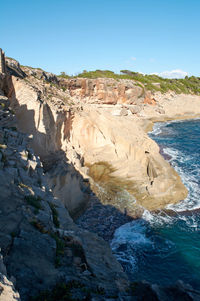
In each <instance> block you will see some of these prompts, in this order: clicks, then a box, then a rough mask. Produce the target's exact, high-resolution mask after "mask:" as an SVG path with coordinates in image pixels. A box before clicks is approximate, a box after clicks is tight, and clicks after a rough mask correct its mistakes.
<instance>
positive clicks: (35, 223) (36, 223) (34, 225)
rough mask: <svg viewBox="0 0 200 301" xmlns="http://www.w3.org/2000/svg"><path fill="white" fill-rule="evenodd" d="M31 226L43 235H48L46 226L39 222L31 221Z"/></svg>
mask: <svg viewBox="0 0 200 301" xmlns="http://www.w3.org/2000/svg"><path fill="white" fill-rule="evenodd" d="M30 224H31V225H32V226H33V227H34V228H36V229H37V230H38V231H40V232H41V233H43V234H44V233H47V230H45V228H44V226H43V225H42V224H41V223H40V222H38V221H37V220H33V221H31V222H30Z"/></svg>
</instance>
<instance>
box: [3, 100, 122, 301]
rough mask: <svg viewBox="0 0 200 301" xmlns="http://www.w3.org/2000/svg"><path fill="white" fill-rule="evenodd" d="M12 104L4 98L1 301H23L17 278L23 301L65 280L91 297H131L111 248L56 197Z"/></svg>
mask: <svg viewBox="0 0 200 301" xmlns="http://www.w3.org/2000/svg"><path fill="white" fill-rule="evenodd" d="M8 105H9V103H8V99H7V98H6V97H5V96H1V97H0V178H1V183H0V247H1V252H2V254H3V257H4V260H3V262H4V264H5V266H4V264H3V263H2V264H1V263H0V300H2V301H5V300H20V299H19V294H18V293H16V292H15V289H14V286H13V284H12V279H14V281H15V282H16V288H17V289H18V291H19V293H20V296H21V300H30V297H31V296H36V295H38V294H39V292H40V291H42V290H46V289H52V287H53V286H54V285H55V284H56V283H59V282H64V283H71V284H70V287H71V286H72V287H73V283H74V282H73V281H76V282H75V283H81V285H82V286H84V287H85V288H87V289H88V290H89V292H90V296H91V298H92V296H94V297H95V296H96V292H98V290H101V291H103V293H104V295H105V296H108V297H109V296H110V295H113V294H114V295H115V296H118V295H119V294H121V295H123V294H125V295H126V292H125V291H126V289H127V287H128V280H127V277H126V275H125V274H124V272H123V270H122V268H121V266H120V264H119V263H118V262H117V261H116V259H115V258H114V257H113V255H112V253H111V250H110V248H109V245H108V244H107V243H106V242H105V241H104V240H103V239H101V238H99V237H98V236H96V234H93V233H90V232H88V231H85V230H81V229H80V228H78V227H77V226H76V225H75V224H74V223H73V221H72V219H71V217H70V216H69V214H68V211H67V210H66V208H65V206H64V204H63V203H62V201H60V200H59V199H58V198H55V197H54V196H53V194H52V192H51V191H50V190H49V188H48V184H47V182H46V179H45V176H44V170H43V166H42V163H41V161H40V159H39V157H37V156H36V155H35V154H34V152H33V150H32V149H31V148H30V146H28V143H29V142H30V140H31V139H32V138H31V137H28V136H27V135H26V134H23V133H21V132H19V131H18V130H17V128H16V124H15V115H14V114H13V111H12V110H10V108H9V106H8ZM76 286H77V285H76ZM76 286H75V290H76ZM79 286H80V285H79ZM82 286H81V287H82ZM82 294H83V295H84V293H83V292H82ZM5 295H6V297H5ZM4 297H5V298H4ZM2 298H3V299H2ZM12 298H13V299H12Z"/></svg>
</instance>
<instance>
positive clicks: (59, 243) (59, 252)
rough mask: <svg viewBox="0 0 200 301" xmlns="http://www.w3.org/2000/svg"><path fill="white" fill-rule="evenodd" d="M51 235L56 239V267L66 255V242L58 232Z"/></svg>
mask: <svg viewBox="0 0 200 301" xmlns="http://www.w3.org/2000/svg"><path fill="white" fill-rule="evenodd" d="M51 237H52V238H53V239H55V241H56V258H55V267H56V268H58V267H60V266H61V258H62V256H63V255H64V250H65V242H64V241H63V240H62V239H60V237H59V236H58V234H56V233H51Z"/></svg>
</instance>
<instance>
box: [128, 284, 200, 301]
mask: <svg viewBox="0 0 200 301" xmlns="http://www.w3.org/2000/svg"><path fill="white" fill-rule="evenodd" d="M132 295H133V299H132V300H137V301H143V300H148V301H169V300H170V301H200V291H197V290H194V289H193V288H192V287H191V286H190V285H189V284H185V283H184V282H183V281H181V280H179V281H177V283H176V284H174V285H172V286H170V287H161V286H159V285H157V284H150V283H148V282H146V281H143V282H139V283H134V284H133V285H132Z"/></svg>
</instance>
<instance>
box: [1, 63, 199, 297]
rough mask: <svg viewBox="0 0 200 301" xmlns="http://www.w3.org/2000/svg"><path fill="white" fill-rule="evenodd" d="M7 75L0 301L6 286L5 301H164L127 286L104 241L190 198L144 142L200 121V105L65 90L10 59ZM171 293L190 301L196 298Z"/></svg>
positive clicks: (129, 84)
mask: <svg viewBox="0 0 200 301" xmlns="http://www.w3.org/2000/svg"><path fill="white" fill-rule="evenodd" d="M6 64H7V71H6V72H4V74H0V95H1V96H0V105H1V106H0V173H1V179H2V182H1V185H0V190H1V196H0V201H1V208H0V224H1V229H2V231H0V247H1V253H2V255H3V257H1V262H0V263H1V265H0V276H1V279H0V286H1V291H0V300H1V298H2V297H3V293H2V292H6V288H8V287H9V290H10V293H9V294H7V297H8V298H7V300H9V301H10V300H20V298H21V300H23V301H26V300H30V298H32V297H34V296H35V297H36V296H37V295H38V294H40V293H41V292H42V291H44V290H49V291H52V288H53V290H54V291H53V292H54V293H55V290H56V289H58V288H60V285H61V286H62V288H63V285H64V293H65V294H66V296H68V297H69V298H71V299H69V300H93V301H94V300H95V301H96V300H99V301H101V300H113V299H115V300H124V301H126V300H143V298H144V296H145V297H146V296H148V294H150V295H152V296H153V298H154V300H162V301H163V300H164V299H162V296H164V295H165V294H166V292H165V289H163V288H159V287H155V286H153V285H150V284H147V283H141V284H139V286H138V289H135V288H134V289H133V287H131V286H130V283H129V280H128V278H127V276H126V274H125V273H124V271H123V269H122V267H121V265H120V264H119V263H118V262H117V260H116V259H115V257H114V256H113V255H112V252H111V250H110V247H109V245H108V243H107V242H106V241H105V240H107V241H109V240H110V239H111V238H112V235H113V233H114V231H115V229H116V228H118V227H119V226H121V225H122V224H124V223H126V222H129V221H131V220H132V219H133V218H136V217H138V216H141V214H142V206H144V207H145V208H147V209H150V210H155V209H158V208H164V207H165V206H166V204H168V203H173V202H178V201H180V200H181V199H182V198H184V197H185V196H186V195H187V191H186V188H185V187H184V185H183V184H182V182H181V179H180V177H179V175H178V174H177V173H176V172H175V171H174V170H173V168H172V167H171V166H170V164H168V163H167V162H166V161H165V160H164V158H163V157H162V156H161V155H160V153H159V151H160V150H159V147H158V146H157V144H156V143H155V142H154V141H152V140H151V139H150V138H149V137H148V135H147V134H146V131H147V130H148V129H149V128H150V127H151V126H152V122H156V121H160V120H166V119H168V118H174V119H176V118H181V117H183V116H186V115H187V116H192V112H193V113H194V111H195V115H198V114H200V106H198V105H199V101H200V99H199V97H198V96H187V97H186V96H181V97H182V98H180V97H179V96H177V95H174V94H173V93H172V94H167V95H164V96H162V95H160V94H156V95H152V94H151V93H150V92H148V91H146V93H145V94H143V92H142V91H143V89H141V87H138V86H137V85H135V83H134V82H133V81H130V80H122V81H115V80H110V79H97V80H88V79H73V80H71V79H69V80H66V79H62V80H61V79H59V78H57V77H56V76H55V75H53V74H50V73H46V72H44V71H42V70H39V69H33V68H29V67H20V65H19V63H18V62H16V61H15V60H13V59H8V58H7V59H6ZM4 70H6V69H5V68H4ZM188 97H189V98H188ZM189 101H190V103H189V105H188V102H189ZM172 103H173V110H172V108H171V107H172ZM174 110H175V111H174ZM178 111H179V114H177V112H178ZM102 189H103V190H102ZM102 191H103V192H102ZM124 191H125V192H126V194H125V195H124ZM113 196H114V197H113ZM74 221H76V223H75V222H74ZM91 232H93V233H91ZM95 233H96V234H98V235H96V234H95ZM102 238H103V239H102ZM7 286H8V287H7ZM14 287H16V289H17V290H18V291H19V293H20V296H19V294H18V293H17V292H16V291H15V289H14ZM143 290H144V291H145V293H144V294H143ZM169 290H170V289H169ZM175 290H178V292H181V294H183V295H184V298H187V297H188V296H189V295H190V292H191V291H192V290H191V288H189V289H188V287H187V286H184V285H182V286H181V285H179V286H178V285H177V286H176V288H175ZM161 292H162V293H161ZM56 293H57V292H56ZM56 293H55V294H56ZM48 294H49V295H48ZM51 294H53V293H51V292H49V293H47V295H48V296H50V295H51ZM163 294H164V295H163ZM191 294H192V296H193V295H195V294H196V295H198V292H197V293H196V292H194V291H192V293H191ZM77 296H78V297H77ZM165 297H166V296H165ZM37 298H38V300H40V299H39V298H40V297H39V295H38V297H37ZM173 298H174V297H172V299H171V300H174V299H173ZM195 298H196V297H195ZM5 300H6V299H5ZM7 300H6V301H7ZM36 300H37V299H36ZM183 300H184V299H183ZM185 300H187V299H185ZM193 300H198V299H193ZM2 301H4V300H3V299H2Z"/></svg>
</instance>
